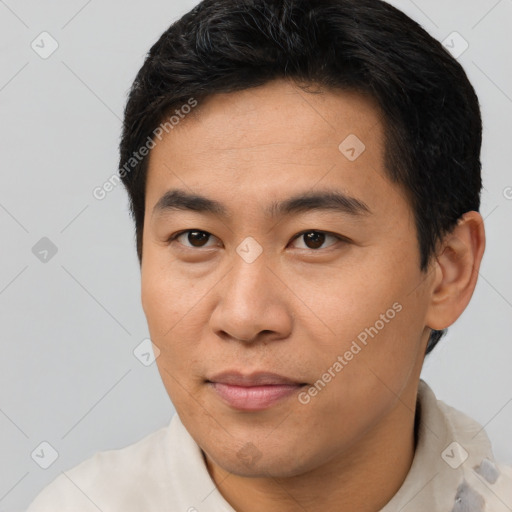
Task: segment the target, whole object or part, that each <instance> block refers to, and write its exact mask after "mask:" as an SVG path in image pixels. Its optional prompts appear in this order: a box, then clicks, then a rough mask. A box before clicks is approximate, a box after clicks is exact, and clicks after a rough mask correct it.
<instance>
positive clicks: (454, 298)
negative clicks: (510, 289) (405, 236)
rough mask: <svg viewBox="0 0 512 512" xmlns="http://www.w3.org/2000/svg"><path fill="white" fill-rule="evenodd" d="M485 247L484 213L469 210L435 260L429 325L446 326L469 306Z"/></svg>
mask: <svg viewBox="0 0 512 512" xmlns="http://www.w3.org/2000/svg"><path fill="white" fill-rule="evenodd" d="M484 249H485V230H484V222H483V219H482V216H481V215H480V214H479V213H478V212H474V211H471V212H466V213H465V214H464V215H463V216H462V217H461V218H460V219H459V221H458V223H457V225H456V226H455V228H454V229H453V230H452V231H451V232H450V233H448V234H447V235H446V236H445V237H444V238H443V240H442V242H441V244H440V248H439V251H438V253H437V256H436V257H435V261H434V262H433V267H434V269H433V270H434V272H435V275H434V278H433V279H432V281H431V302H430V305H429V307H428V310H427V316H426V325H427V327H430V328H431V329H436V330H441V329H445V328H446V327H448V326H450V325H451V324H453V322H455V320H457V318H459V316H460V315H461V314H462V312H463V311H464V309H466V306H467V305H468V303H469V301H470V299H471V296H472V295H473V292H474V290H475V286H476V282H477V278H478V270H479V269H480V262H481V261H482V256H483V254H484ZM431 271H432V270H431Z"/></svg>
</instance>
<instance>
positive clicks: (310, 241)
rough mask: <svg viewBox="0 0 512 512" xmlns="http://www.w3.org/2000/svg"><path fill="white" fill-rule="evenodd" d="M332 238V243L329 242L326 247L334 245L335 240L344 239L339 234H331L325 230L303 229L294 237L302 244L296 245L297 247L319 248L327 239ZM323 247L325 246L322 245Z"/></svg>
mask: <svg viewBox="0 0 512 512" xmlns="http://www.w3.org/2000/svg"><path fill="white" fill-rule="evenodd" d="M329 238H330V239H332V240H334V243H331V244H329V245H328V246H327V247H330V246H332V245H334V244H335V243H336V242H337V241H345V239H344V238H343V237H341V236H339V235H333V234H330V233H327V232H325V231H315V230H310V231H303V232H302V233H299V234H298V235H297V236H296V237H295V238H294V241H295V240H302V241H303V243H304V245H303V246H302V247H298V249H320V248H322V245H323V244H324V243H325V241H326V240H328V239H329ZM323 248H324V249H325V248H326V247H323Z"/></svg>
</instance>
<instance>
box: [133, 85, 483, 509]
mask: <svg viewBox="0 0 512 512" xmlns="http://www.w3.org/2000/svg"><path fill="white" fill-rule="evenodd" d="M349 134H356V135H357V137H358V138H359V139H360V140H361V141H363V143H364V144H365V146H366V149H365V151H364V152H363V153H362V154H360V156H359V157H358V158H357V159H356V160H354V161H350V160H349V159H347V158H346V157H345V156H344V154H342V152H341V151H340V150H339V149H338V146H339V145H340V143H341V142H342V141H343V140H344V139H345V138H346V137H347V136H348V135H349ZM383 162H384V127H383V125H382V123H381V121H380V116H379V110H378V108H377V106H376V104H375V103H374V102H373V101H371V100H370V99H369V98H367V97H365V96H362V95H361V94H359V93H355V92H350V93H349V92H340V91H323V92H322V94H316V95H313V94H308V93H305V92H304V91H302V90H300V89H299V88H297V87H296V86H295V85H294V84H293V83H291V82H287V81H284V80H277V81H274V82H271V83H268V84H266V85H264V86H261V87H258V88H254V89H250V90H245V91H241V92H236V93H230V94H220V95H215V96H211V97H209V98H208V99H207V100H206V101H204V102H202V103H201V104H200V105H199V106H198V107H197V108H196V110H195V111H194V114H192V115H189V116H188V117H187V118H186V119H185V120H184V121H182V122H181V123H180V124H179V125H178V126H177V127H176V128H175V129H174V130H173V131H172V132H170V133H169V134H167V135H166V136H165V137H164V138H163V140H162V142H159V143H158V144H157V145H156V147H155V148H154V149H153V150H152V151H151V154H150V160H149V169H148V180H147V188H146V212H145V223H144V232H143V258H142V265H141V272H142V274H141V275H142V304H143V308H144V312H145V314H146V317H147V321H148V326H149V330H150V335H151V339H152V341H153V343H154V344H155V345H156V346H158V347H159V349H160V351H161V353H160V356H159V357H158V358H157V365H158V369H159V372H160V374H161V377H162V379H163V383H164V385H165V387H166V389H167V392H168V394H169V396H170V398H171V400H172V402H173V404H174V406H175V408H176V410H177V412H178V414H179V416H180V418H181V420H182V422H183V424H184V425H185V427H186V428H187V430H188V431H189V432H190V434H191V435H192V437H193V438H194V439H195V441H196V442H197V443H198V445H199V446H200V447H201V449H202V451H203V453H204V457H205V461H206V464H207V467H208V470H209V472H210V475H211V476H212V479H213V480H214V482H215V483H216V485H217V487H218V489H219V491H220V492H221V494H222V495H223V496H224V497H225V499H226V500H227V501H228V502H229V503H230V504H231V505H232V506H233V508H235V509H236V510H237V511H240V512H253V511H254V512H255V511H261V510H265V511H268V512H273V511H280V512H283V511H285V512H287V511H296V510H308V511H323V512H325V511H334V510H345V509H346V510H359V511H362V512H364V511H376V510H379V509H380V508H382V507H383V506H384V505H385V504H386V503H387V502H388V501H389V500H390V499H391V498H392V497H393V495H394V494H395V493H396V492H397V491H398V489H399V488H400V486H401V484H402V482H403V480H404V479H405V476H406V475H407V473H408V470H409V468H410V465H411V463H412V458H413V455H414V448H415V438H414V413H415V401H416V395H417V389H418V381H419V378H420V372H421V367H422V363H423V358H424V352H425V347H426V343H427V340H428V336H429V333H430V329H431V328H434V329H441V328H444V327H447V326H448V325H450V324H451V323H453V322H454V321H455V320H456V319H457V318H458V316H459V315H460V314H461V313H462V311H463V310H464V308H465V307H466V305H467V303H468V302H469V299H470V298H471V295H472V293H473V290H474V287H475V284H476V277H477V274H478V268H479V264H480V260H481V258H482V254H483V250H484V245H485V244H484V240H485V239H484V229H483V222H482V218H481V217H480V215H479V214H478V213H476V212H468V213H467V214H465V215H464V217H463V218H462V219H461V221H460V222H459V225H458V226H457V227H456V228H455V229H454V230H453V232H452V233H450V234H449V235H447V236H446V237H445V239H444V240H442V242H441V243H440V245H439V251H438V254H437V256H436V257H435V258H433V259H432V261H431V264H430V267H429V269H428V271H427V272H422V271H421V270H420V267H419V261H420V255H419V250H418V243H417V237H416V229H415V224H414V218H413V213H412V210H411V207H410V205H409V202H408V200H407V197H406V195H405V193H404V191H403V190H402V189H401V188H400V187H399V186H397V185H396V184H393V183H392V182H391V181H390V180H389V179H388V177H387V175H386V172H385V170H384V164H383ZM170 189H181V190H185V191H188V192H195V193H200V194H201V195H204V196H207V197H209V198H211V199H215V200H217V201H219V202H221V203H222V204H223V205H224V206H225V208H226V209H227V212H228V214H227V216H225V217H223V216H219V215H216V214H212V213H204V212H197V211H186V210H185V211H181V210H168V211H163V212H159V213H154V212H153V209H154V207H155V205H156V204H157V202H158V201H159V199H160V198H161V197H162V195H163V194H165V193H166V192H167V191H168V190H170ZM324 189H330V190H335V191H340V192H343V193H345V194H347V195H349V196H351V197H353V198H357V199H358V200H360V201H363V202H364V203H365V204H366V205H367V206H368V208H369V210H370V213H366V214H362V215H351V214H348V213H343V212H338V211H329V210H313V211H303V212H299V213H294V214H292V215H289V216H282V217H277V218H272V217H269V216H267V215H266V214H265V211H266V208H267V207H268V205H269V204H270V203H271V202H274V201H283V200H286V199H287V198H289V197H291V196H293V195H295V194H298V193H302V192H311V191H319V190H324ZM187 229H189V230H192V231H194V230H200V231H204V232H206V233H208V234H210V236H209V237H208V235H205V236H206V238H205V239H201V238H200V237H199V238H198V237H197V236H196V237H195V238H194V237H192V239H191V238H190V237H189V236H187V235H189V234H188V233H185V234H184V235H183V236H180V237H179V238H178V239H174V240H173V241H171V242H169V241H168V240H169V238H170V237H171V235H173V234H175V233H178V232H180V231H183V230H187ZM304 231H314V232H318V231H320V232H328V233H333V234H336V235H339V236H340V237H344V238H346V240H343V239H342V240H338V239H336V238H334V237H332V236H326V237H325V239H323V238H322V236H321V233H320V240H324V241H323V242H322V241H321V242H320V243H319V244H318V245H320V247H318V246H312V245H311V243H309V245H308V240H306V239H305V238H304V237H303V236H300V233H302V232H304ZM196 235H197V234H196ZM317 235H318V233H317ZM249 236H250V237H252V238H254V239H255V240H256V241H257V243H258V244H259V246H260V247H261V250H262V252H261V254H260V255H259V256H258V257H257V258H256V259H255V260H254V261H253V262H251V263H248V262H247V261H245V260H244V259H243V258H242V257H241V256H240V255H239V253H237V251H236V249H237V247H238V246H239V245H240V244H241V242H242V241H243V240H244V239H246V237H249ZM198 240H199V241H198ZM201 240H202V241H201ZM396 303H398V304H399V305H400V306H401V310H400V312H398V313H396V315H395V316H394V318H393V319H392V320H389V321H388V322H387V323H385V326H384V327H383V328H382V329H380V330H379V331H378V334H377V335H375V336H374V337H373V338H369V339H368V343H367V345H366V346H363V347H362V350H361V351H360V352H358V353H357V355H354V357H353V358H352V359H351V360H350V361H347V364H346V365H344V367H343V369H342V370H341V371H340V372H339V373H337V374H336V377H335V378H332V380H331V381H330V382H329V383H328V384H327V385H326V386H325V387H324V388H323V389H322V390H321V391H320V392H318V393H317V394H316V396H314V397H311V399H310V401H309V402H308V403H307V404H303V403H301V402H300V401H299V399H298V394H297V393H295V394H294V395H293V396H291V397H289V398H287V399H285V400H282V401H281V402H279V403H277V404H275V405H273V406H272V407H269V408H267V409H265V410H261V411H240V410H236V409H234V408H232V407H231V406H229V405H227V404H226V403H225V402H224V401H223V400H222V399H221V398H220V397H219V396H218V395H217V393H216V392H215V391H214V390H213V389H212V388H211V386H210V385H208V384H207V382H205V380H206V379H207V377H208V376H211V375H212V374H214V373H218V372H220V371H225V370H233V369H237V370H238V371H240V372H242V373H247V374H249V373H252V372H255V371H270V372H274V373H278V374H281V375H285V376H287V377H289V378H292V379H294V380H297V381H299V382H302V383H308V384H309V385H310V386H312V385H313V384H314V383H315V382H316V381H318V379H319V378H321V377H322V375H323V374H325V372H326V371H327V370H328V369H329V368H332V366H333V364H334V362H335V361H336V360H337V357H338V356H339V355H341V356H343V354H345V352H346V351H347V350H349V348H350V346H351V344H352V342H353V341H354V340H355V339H357V336H358V334H360V333H361V332H362V331H364V329H365V328H368V327H370V326H374V325H375V324H376V321H377V320H379V318H381V316H380V315H381V314H385V313H386V311H387V310H388V309H390V308H392V305H393V304H396ZM304 389H308V388H307V387H306V388H302V390H304Z"/></svg>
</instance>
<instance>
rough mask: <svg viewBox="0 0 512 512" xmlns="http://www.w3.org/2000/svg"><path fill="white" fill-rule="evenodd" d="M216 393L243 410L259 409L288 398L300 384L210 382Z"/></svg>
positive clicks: (234, 406)
mask: <svg viewBox="0 0 512 512" xmlns="http://www.w3.org/2000/svg"><path fill="white" fill-rule="evenodd" d="M210 385H211V386H212V387H213V389H214V390H215V391H216V392H217V394H218V395H219V396H220V397H221V398H222V399H223V400H224V401H225V402H227V403H228V404H229V405H230V406H231V407H233V408H235V409H240V410H244V411H260V410H262V409H267V408H268V407H270V406H272V405H274V404H275V403H277V402H279V401H281V400H283V399H284V398H288V397H290V396H291V395H293V394H294V393H296V392H297V390H298V389H300V388H301V387H302V386H301V385H299V384H293V385H288V384H275V385H267V386H248V387H246V386H232V385H230V384H222V383H220V382H210Z"/></svg>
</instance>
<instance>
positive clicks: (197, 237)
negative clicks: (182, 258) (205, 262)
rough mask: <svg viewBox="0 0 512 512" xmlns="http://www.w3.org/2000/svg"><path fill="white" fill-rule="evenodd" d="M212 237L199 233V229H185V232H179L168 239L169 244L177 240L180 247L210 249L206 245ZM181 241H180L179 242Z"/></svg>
mask: <svg viewBox="0 0 512 512" xmlns="http://www.w3.org/2000/svg"><path fill="white" fill-rule="evenodd" d="M211 236H212V235H211V234H210V233H208V232H207V231H201V230H199V229H187V230H186V231H180V232H179V233H176V234H175V235H172V236H171V237H170V238H169V240H168V241H169V243H170V242H173V241H174V240H177V241H179V242H180V244H181V245H184V246H185V247H192V248H193V247H210V246H208V245H206V244H207V242H208V241H209V239H210V237H211ZM180 239H181V240H180Z"/></svg>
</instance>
